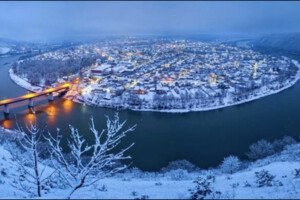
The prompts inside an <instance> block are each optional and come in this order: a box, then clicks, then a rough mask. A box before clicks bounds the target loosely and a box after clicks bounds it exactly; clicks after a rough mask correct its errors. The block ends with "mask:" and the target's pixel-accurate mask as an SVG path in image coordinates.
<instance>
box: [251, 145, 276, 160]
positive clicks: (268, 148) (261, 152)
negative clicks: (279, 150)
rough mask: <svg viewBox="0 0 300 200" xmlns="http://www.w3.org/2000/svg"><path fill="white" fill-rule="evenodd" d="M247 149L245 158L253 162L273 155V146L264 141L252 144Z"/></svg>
mask: <svg viewBox="0 0 300 200" xmlns="http://www.w3.org/2000/svg"><path fill="white" fill-rule="evenodd" d="M249 149H250V151H249V152H248V153H247V156H248V157H249V158H250V159H253V160H255V159H261V158H265V157H267V156H270V155H272V154H274V153H275V151H274V147H273V145H272V144H271V143H270V142H268V141H266V140H259V141H258V142H257V143H254V144H252V145H251V146H250V147H249Z"/></svg>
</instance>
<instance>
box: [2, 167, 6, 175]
mask: <svg viewBox="0 0 300 200" xmlns="http://www.w3.org/2000/svg"><path fill="white" fill-rule="evenodd" d="M6 175H7V173H6V170H5V169H4V168H2V169H1V176H6Z"/></svg>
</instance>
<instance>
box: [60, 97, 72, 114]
mask: <svg viewBox="0 0 300 200" xmlns="http://www.w3.org/2000/svg"><path fill="white" fill-rule="evenodd" d="M62 105H63V108H64V110H65V111H66V112H70V111H71V110H72V107H73V102H72V101H71V100H69V99H66V100H64V101H63V103H62Z"/></svg>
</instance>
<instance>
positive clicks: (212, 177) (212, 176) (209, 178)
mask: <svg viewBox="0 0 300 200" xmlns="http://www.w3.org/2000/svg"><path fill="white" fill-rule="evenodd" d="M206 179H207V180H210V181H211V182H213V183H214V182H216V176H214V175H211V174H210V175H207V176H206Z"/></svg>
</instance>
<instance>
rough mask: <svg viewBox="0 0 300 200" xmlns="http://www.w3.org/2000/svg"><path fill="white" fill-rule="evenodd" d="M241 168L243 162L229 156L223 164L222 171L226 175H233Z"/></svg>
mask: <svg viewBox="0 0 300 200" xmlns="http://www.w3.org/2000/svg"><path fill="white" fill-rule="evenodd" d="M240 166H241V161H240V160H239V158H238V157H236V156H228V157H226V158H224V160H223V162H222V164H221V170H222V171H223V172H225V173H230V174H233V173H234V172H236V171H237V170H239V168H240Z"/></svg>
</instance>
